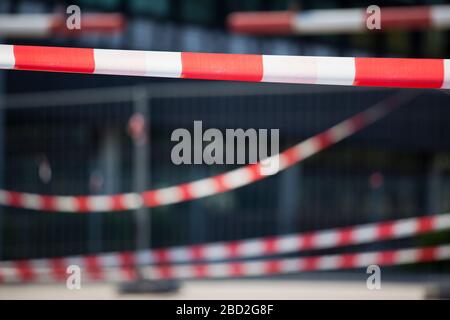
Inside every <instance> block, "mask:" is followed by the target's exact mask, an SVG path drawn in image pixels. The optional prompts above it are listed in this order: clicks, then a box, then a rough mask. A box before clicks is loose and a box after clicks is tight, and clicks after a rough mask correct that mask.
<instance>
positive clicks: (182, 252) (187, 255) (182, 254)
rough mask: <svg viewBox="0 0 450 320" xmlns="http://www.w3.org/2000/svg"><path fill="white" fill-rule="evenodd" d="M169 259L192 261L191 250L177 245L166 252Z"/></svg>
mask: <svg viewBox="0 0 450 320" xmlns="http://www.w3.org/2000/svg"><path fill="white" fill-rule="evenodd" d="M167 254H168V258H169V261H174V262H176V261H192V260H193V257H192V255H191V250H189V249H188V248H187V247H179V248H173V249H170V250H169V251H168V252H167Z"/></svg>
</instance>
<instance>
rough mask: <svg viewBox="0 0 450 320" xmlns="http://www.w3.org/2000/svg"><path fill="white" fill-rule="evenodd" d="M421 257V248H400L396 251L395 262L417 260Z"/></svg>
mask: <svg viewBox="0 0 450 320" xmlns="http://www.w3.org/2000/svg"><path fill="white" fill-rule="evenodd" d="M418 258H419V250H417V249H408V250H399V251H396V252H395V253H394V259H393V260H394V261H393V262H394V264H396V263H410V262H416V261H417V260H418Z"/></svg>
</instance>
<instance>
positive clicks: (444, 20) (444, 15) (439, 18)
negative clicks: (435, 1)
mask: <svg viewBox="0 0 450 320" xmlns="http://www.w3.org/2000/svg"><path fill="white" fill-rule="evenodd" d="M430 15H431V21H432V26H433V27H436V28H448V27H450V6H446V5H440V6H431V9H430Z"/></svg>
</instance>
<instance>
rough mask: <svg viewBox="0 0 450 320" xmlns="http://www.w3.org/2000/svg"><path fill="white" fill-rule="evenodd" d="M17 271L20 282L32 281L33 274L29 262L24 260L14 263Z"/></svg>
mask: <svg viewBox="0 0 450 320" xmlns="http://www.w3.org/2000/svg"><path fill="white" fill-rule="evenodd" d="M14 264H15V267H16V269H17V273H18V276H19V277H20V279H21V280H22V281H33V280H34V278H35V274H34V271H33V268H32V267H31V266H30V262H29V261H26V260H21V261H17V262H15V263H14Z"/></svg>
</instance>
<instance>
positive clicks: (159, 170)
mask: <svg viewBox="0 0 450 320" xmlns="http://www.w3.org/2000/svg"><path fill="white" fill-rule="evenodd" d="M378 2H379V3H376V4H377V5H379V6H381V7H382V8H383V7H388V6H418V5H432V4H443V3H444V2H443V1H424V0H422V1H420V0H417V1H406V0H405V1H378ZM71 4H76V5H78V6H80V8H81V12H82V15H83V13H85V12H98V13H119V14H122V15H123V19H124V21H123V22H124V23H123V24H122V25H121V26H120V28H118V29H117V30H109V31H108V32H86V33H84V32H83V30H81V32H78V33H77V34H76V36H69V35H67V34H49V35H48V36H46V37H40V38H36V37H31V36H30V37H27V36H21V37H20V38H18V37H16V38H15V37H14V36H6V35H3V36H2V34H1V33H0V39H1V43H3V44H29V45H54V46H68V47H93V48H114V49H130V50H164V51H202V52H225V53H258V54H259V53H261V54H283V55H311V56H350V57H353V56H357V57H363V56H377V57H421V58H449V57H450V31H449V30H445V29H434V28H432V27H429V28H424V29H420V30H418V29H417V28H413V27H412V28H405V29H403V30H393V31H380V32H363V33H354V34H338V35H327V34H325V35H320V34H316V35H308V36H302V35H249V34H238V33H234V32H230V31H229V30H228V28H227V16H228V15H229V14H230V13H232V12H236V11H275V10H300V9H301V10H313V9H338V8H366V7H367V6H368V5H370V4H373V3H372V2H367V1H337V0H336V1H333V0H329V1H312V0H299V1H292V0H272V1H271V0H246V1H234V0H232V1H218V0H183V1H181V0H126V1H125V0H85V1H75V0H73V1H68V2H67V1H50V0H46V1H39V0H37V1H20V0H18V1H8V0H5V1H1V2H0V13H1V14H23V13H28V14H30V13H34V14H40V13H58V12H59V13H63V14H64V12H65V10H66V7H67V6H69V5H71ZM0 19H1V18H0ZM403 90H411V89H403ZM393 92H394V90H392V89H389V90H388V89H383V88H376V89H373V88H371V89H369V88H351V87H336V86H311V85H281V84H251V83H234V82H227V83H225V82H209V81H189V80H167V79H156V78H141V77H119V76H100V75H94V76H92V75H74V74H52V73H40V72H24V71H1V72H0V186H1V189H6V190H14V191H22V192H30V193H39V194H58V195H78V194H113V193H123V192H130V191H143V190H148V189H155V188H160V187H166V186H172V185H175V184H179V183H182V182H188V181H192V180H195V179H199V178H203V177H208V176H212V175H214V174H218V173H221V172H226V171H229V170H231V169H233V168H235V167H236V166H231V165H220V166H208V165H181V166H176V165H174V164H172V162H171V160H170V152H171V149H172V147H173V145H174V144H173V143H172V142H171V141H170V135H171V133H172V131H173V130H175V129H177V128H187V129H188V130H190V131H191V130H192V128H193V121H194V120H202V121H203V125H204V127H211V128H219V129H222V130H225V128H244V129H247V128H257V129H258V128H267V129H271V128H279V129H280V150H284V149H286V148H288V147H290V146H292V145H294V144H296V143H298V142H300V141H302V140H304V139H306V138H308V137H311V136H313V135H315V134H317V133H319V132H322V131H323V130H325V129H327V128H329V127H331V126H332V125H334V124H336V123H338V122H340V121H342V120H344V119H346V118H348V117H350V116H351V115H353V114H355V113H357V112H358V111H362V110H364V109H366V108H368V107H370V106H372V105H373V104H375V103H376V102H378V101H380V100H382V99H383V98H385V97H387V96H389V95H390V94H392V93H393ZM449 103H450V96H449V95H448V92H447V91H443V90H441V91H438V90H426V91H423V92H422V93H421V94H420V95H419V96H418V97H417V98H416V99H414V101H413V102H411V103H410V104H409V105H407V106H405V107H402V108H400V109H399V110H396V111H395V112H393V113H392V114H391V115H389V116H388V117H386V118H385V119H383V120H381V121H380V122H377V123H376V124H374V125H373V126H370V127H369V128H367V129H365V130H363V131H361V132H360V133H357V134H356V135H354V136H352V137H350V138H349V139H347V140H345V141H343V142H341V143H339V144H337V145H335V146H333V147H331V148H330V149H327V150H325V151H323V152H320V153H319V154H318V155H315V156H313V157H312V158H310V159H307V160H306V161H304V162H302V163H301V164H298V165H295V166H293V167H292V168H290V169H288V170H285V171H283V172H280V173H279V174H277V175H275V176H272V177H270V178H267V179H265V180H263V181H260V182H258V183H254V184H251V185H249V186H246V187H243V188H241V189H238V190H234V191H231V192H228V193H224V194H220V195H214V196H212V197H208V198H204V199H199V200H194V201H190V202H185V203H180V204H175V205H170V206H164V207H160V208H153V209H149V208H145V209H139V210H137V212H117V213H107V214H105V213H90V214H85V215H77V214H68V213H58V214H50V213H49V214H42V213H38V212H34V211H30V210H25V209H16V208H9V207H0V260H15V259H31V258H41V257H57V256H67V255H78V254H94V253H100V252H110V251H124V250H135V249H142V248H159V247H167V246H176V245H188V244H199V243H206V242H213V241H228V240H238V239H245V238H250V237H264V236H272V235H281V234H286V233H293V232H304V231H312V230H320V229H325V228H335V227H344V226H349V225H356V224H361V223H368V222H376V221H384V220H389V219H400V218H406V217H416V216H424V215H428V214H437V213H444V212H448V211H449V210H450V130H448V127H447V126H448V125H450V109H449V108H448V107H449ZM142 119H143V120H144V124H145V125H144V126H142V122H141V121H142ZM143 136H145V139H143V140H142V137H143ZM142 141H144V142H142ZM449 240H450V233H449V232H440V233H433V234H427V235H423V236H418V237H412V238H407V239H402V240H395V241H385V242H382V243H376V244H367V245H359V246H353V247H349V248H339V249H333V250H331V249H330V250H323V251H321V253H334V252H352V251H366V250H372V249H373V250H375V249H376V250H378V249H391V248H403V247H415V246H423V245H434V244H442V243H448V241H449ZM303 254H310V253H308V252H301V253H298V254H295V255H294V256H298V255H303ZM449 267H450V265H449V264H448V263H446V262H434V263H426V264H421V265H414V266H401V267H388V268H385V269H383V272H386V274H387V275H388V277H390V278H388V279H391V280H393V281H395V280H405V279H406V280H405V281H407V282H411V283H413V282H416V281H422V280H424V279H425V280H429V279H434V280H436V279H438V281H441V279H446V276H447V274H448V272H449V271H450V268H449ZM384 270H386V271H384ZM354 274H357V275H356V277H359V278H361V279H365V276H366V275H365V271H360V270H359V271H348V270H346V271H343V272H333V273H319V275H317V274H314V275H313V274H308V275H303V276H300V275H299V276H298V278H295V277H294V279H299V281H300V280H302V279H303V280H311V279H312V280H317V279H320V280H324V279H325V280H330V281H332V280H339V281H341V280H342V279H345V280H346V279H348V278H351V277H353V276H354ZM359 278H358V279H359ZM425 280H424V281H425ZM364 281H365V280H364ZM210 285H211V286H213V285H214V284H212V283H211V284H210ZM362 285H365V282H364V283H362ZM208 288H209V287H208V285H207V286H205V288H204V289H202V290H204V292H207V290H208ZM264 288H266V289H267V290H268V288H269V285H267V286H263V287H262V289H261V290H264ZM4 290H7V289H5V287H2V286H0V292H2V291H3V293H4V294H3V295H1V297H8V294H7V293H6V291H4ZM14 297H15V296H14ZM17 297H20V292H19V293H18V295H17ZM293 297H294V298H295V293H294V295H293ZM319 297H320V296H319ZM399 297H402V296H401V295H400V296H399Z"/></svg>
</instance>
